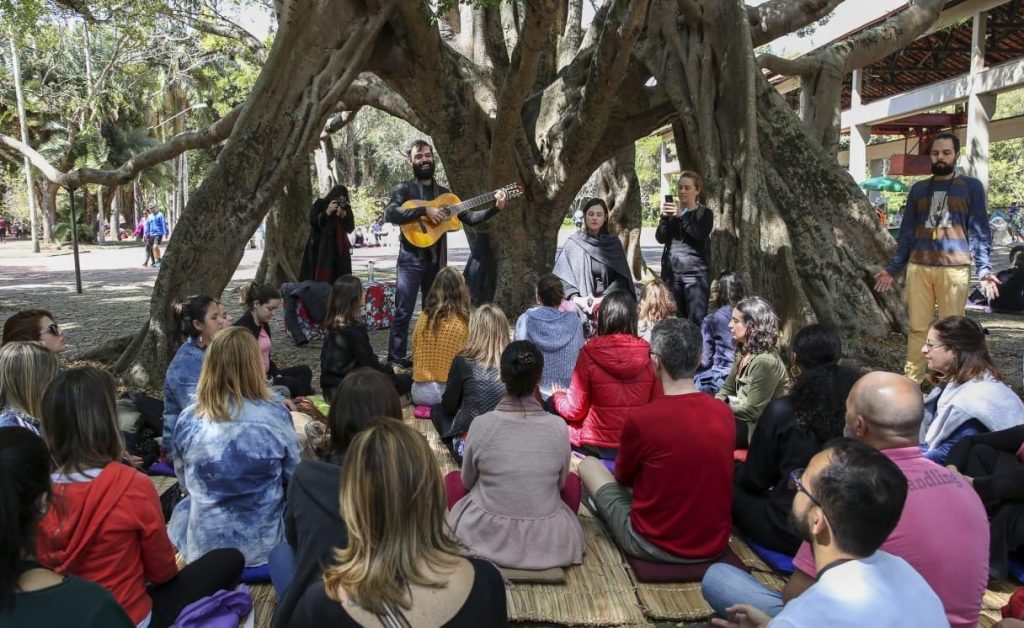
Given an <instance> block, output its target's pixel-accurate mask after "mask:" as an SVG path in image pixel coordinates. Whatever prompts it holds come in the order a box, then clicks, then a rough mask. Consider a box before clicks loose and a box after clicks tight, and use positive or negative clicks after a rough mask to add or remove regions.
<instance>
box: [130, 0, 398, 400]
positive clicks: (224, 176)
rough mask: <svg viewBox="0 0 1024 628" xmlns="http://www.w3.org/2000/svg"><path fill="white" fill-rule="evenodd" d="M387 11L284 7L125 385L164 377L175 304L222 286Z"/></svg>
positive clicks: (181, 233) (300, 2) (183, 231)
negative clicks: (266, 57)
mask: <svg viewBox="0 0 1024 628" xmlns="http://www.w3.org/2000/svg"><path fill="white" fill-rule="evenodd" d="M392 9H393V5H392V3H391V2H390V1H388V0H384V1H382V2H379V3H378V2H372V1H368V2H365V3H357V2H327V1H315V0H291V1H289V2H285V3H282V4H281V6H280V12H279V13H278V16H279V18H278V19H279V29H280V30H279V31H278V33H277V36H276V38H275V40H274V45H273V48H272V49H271V51H270V54H269V56H268V59H267V62H266V64H265V65H264V66H263V69H262V71H261V73H260V76H259V78H258V79H257V81H256V84H255V86H254V87H253V90H252V93H251V94H250V95H249V97H248V99H247V100H246V102H245V103H244V104H243V106H242V111H241V112H240V113H239V116H238V121H237V122H236V123H235V125H234V128H233V130H232V133H231V136H230V138H229V139H228V141H227V143H226V144H225V146H224V149H223V150H222V151H221V152H220V154H219V155H218V158H217V162H216V163H215V164H214V166H213V168H211V171H210V174H209V175H208V176H207V178H206V180H205V181H204V182H203V183H202V185H200V186H199V188H198V189H197V190H196V191H195V193H194V194H193V195H192V198H191V199H190V201H189V204H188V206H187V207H186V208H185V211H184V212H183V213H182V216H181V219H180V221H179V222H178V225H177V228H176V230H175V233H174V236H173V237H172V238H171V240H170V244H169V246H168V247H167V252H166V253H165V255H164V259H163V262H162V264H161V268H160V273H159V275H158V276H157V280H156V285H155V286H154V287H153V294H152V298H151V301H150V316H149V321H148V322H147V323H146V325H145V327H144V329H143V330H142V332H141V333H140V334H139V335H138V336H137V337H136V338H135V340H134V341H133V342H132V344H131V345H130V346H129V348H128V350H126V351H125V353H124V354H122V356H121V358H120V359H119V360H118V362H117V364H116V365H115V371H116V372H118V373H120V374H122V375H123V376H124V377H125V378H126V379H127V380H128V381H129V383H132V384H135V385H143V386H145V385H153V384H157V383H159V382H160V381H162V379H163V375H164V372H165V370H166V367H167V364H168V362H169V361H170V358H171V350H172V345H171V342H172V340H171V339H172V337H173V330H174V329H173V328H174V325H175V320H174V316H173V314H172V311H171V307H170V305H171V303H173V302H174V301H175V300H178V299H181V298H184V297H186V296H188V295H190V294H195V293H206V294H211V295H219V294H220V293H221V292H222V291H223V289H224V287H225V286H226V285H227V283H228V281H229V280H230V278H231V275H232V273H233V272H234V270H235V268H236V267H237V266H238V262H239V261H240V260H241V258H242V253H243V252H244V247H245V243H246V242H247V241H248V240H249V238H250V237H251V236H252V234H253V232H254V231H255V230H256V227H257V225H258V224H259V222H260V221H261V220H262V219H263V216H264V215H265V214H266V213H267V211H268V209H269V208H270V207H271V205H272V204H273V202H274V201H275V200H276V198H277V196H278V194H279V193H280V191H281V189H282V188H283V187H284V185H285V183H286V182H287V180H288V179H289V178H290V177H292V176H293V175H294V173H295V170H296V168H297V167H298V166H299V164H301V163H302V162H303V160H305V159H306V158H307V156H308V155H309V153H310V152H311V151H312V150H313V147H314V146H315V145H316V142H317V141H318V140H319V137H320V133H321V130H322V129H323V127H324V124H325V123H326V121H327V119H328V117H329V116H330V114H331V113H332V112H333V111H334V109H335V106H336V104H337V103H338V102H339V100H340V97H341V94H342V93H343V92H344V91H345V89H346V88H347V87H348V86H349V85H350V84H351V82H352V81H353V80H354V79H355V78H356V76H357V75H358V73H359V71H360V69H361V68H362V67H363V65H364V64H365V63H366V59H367V58H368V57H369V55H370V53H371V52H372V50H373V47H374V46H375V45H376V42H377V38H378V35H379V34H380V32H381V30H382V29H383V28H384V26H385V23H386V20H387V18H388V17H389V14H390V12H391V10H392Z"/></svg>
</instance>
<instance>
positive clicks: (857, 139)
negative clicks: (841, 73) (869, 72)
mask: <svg viewBox="0 0 1024 628" xmlns="http://www.w3.org/2000/svg"><path fill="white" fill-rule="evenodd" d="M862 81H863V71H862V70H860V69H857V70H854V71H853V81H852V85H851V86H850V112H851V113H853V112H855V111H857V110H858V109H860V106H861V101H860V88H861V82H862ZM869 139H871V125H869V124H858V125H853V126H851V127H850V176H851V177H853V180H854V181H857V182H860V181H863V180H864V175H865V173H866V172H867V169H868V140H869Z"/></svg>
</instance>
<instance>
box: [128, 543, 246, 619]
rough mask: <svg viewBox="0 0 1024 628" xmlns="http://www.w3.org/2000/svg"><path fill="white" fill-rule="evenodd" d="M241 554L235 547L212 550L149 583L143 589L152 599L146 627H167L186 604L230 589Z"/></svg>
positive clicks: (239, 573) (242, 560) (235, 581)
mask: <svg viewBox="0 0 1024 628" xmlns="http://www.w3.org/2000/svg"><path fill="white" fill-rule="evenodd" d="M244 567H245V557H244V556H242V552H239V551H238V550H236V549H232V548H227V549H216V550H213V551H211V552H208V553H206V554H204V555H203V556H202V557H200V558H199V560H196V561H195V562H193V563H191V564H189V565H186V566H185V568H184V569H182V570H181V571H179V572H178V575H176V576H174V577H173V578H171V579H170V580H168V581H167V582H164V583H163V584H154V585H150V587H149V589H148V590H147V592H148V593H149V597H150V598H152V600H153V618H152V620H150V622H149V625H150V628H168V627H169V626H170V625H171V624H173V623H174V621H175V620H176V619H178V615H180V614H181V611H182V610H184V609H185V607H186V606H188V605H189V604H191V603H193V602H195V601H196V600H199V599H202V598H204V597H207V596H210V595H213V594H214V593H216V592H217V591H220V590H221V589H234V588H235V587H237V586H238V580H239V578H240V577H241V576H242V569H243V568H244Z"/></svg>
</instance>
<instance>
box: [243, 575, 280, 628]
mask: <svg viewBox="0 0 1024 628" xmlns="http://www.w3.org/2000/svg"><path fill="white" fill-rule="evenodd" d="M246 586H248V587H249V593H250V595H252V610H253V613H255V617H254V618H253V620H254V623H255V625H256V628H270V622H271V621H273V619H274V609H275V608H276V607H277V594H275V593H274V587H273V586H271V585H270V584H249V585H246Z"/></svg>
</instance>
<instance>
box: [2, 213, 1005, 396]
mask: <svg viewBox="0 0 1024 628" xmlns="http://www.w3.org/2000/svg"><path fill="white" fill-rule="evenodd" d="M571 233H572V230H571V229H567V228H566V229H562V231H561V232H560V234H559V243H561V242H564V241H565V239H566V238H567V237H568V236H569V235H570V234H571ZM641 247H642V251H643V255H644V258H645V260H646V261H647V264H648V265H649V266H651V267H652V269H654V270H655V271H657V270H658V269H659V266H660V262H661V246H660V245H658V244H657V242H655V240H654V229H651V228H645V229H644V230H643V233H642V236H641ZM448 250H449V264H451V265H453V266H457V267H459V268H461V267H462V266H463V265H464V264H465V261H466V259H467V257H468V256H469V247H468V244H467V242H466V238H465V234H464V233H463V232H457V233H453V234H450V236H449V242H448ZM262 253H263V252H262V250H260V249H258V248H248V249H246V251H245V255H244V256H243V258H242V261H241V263H240V264H239V265H238V269H237V270H236V271H235V274H234V276H233V278H232V280H231V283H230V284H229V285H228V287H227V289H226V290H225V292H224V295H223V299H224V302H225V304H226V305H227V307H228V308H229V310H231V312H232V313H233V314H234V316H235V318H237V317H238V316H240V315H241V313H242V306H241V304H240V302H239V301H240V294H241V289H242V287H243V286H245V284H246V282H247V281H249V280H251V279H252V278H253V276H254V275H255V273H256V267H257V266H258V265H259V261H260V257H261V255H262ZM397 253H398V248H397V246H396V245H395V244H394V242H393V241H392V243H391V244H390V246H381V247H370V248H359V249H354V254H353V260H352V267H353V272H354V273H355V274H356V275H358V276H360V277H364V278H365V277H367V274H368V270H369V267H370V265H371V264H372V266H373V269H374V275H375V277H376V278H378V279H389V278H393V277H394V269H395V260H396V257H397ZM144 257H145V253H144V250H143V248H142V245H141V243H138V242H135V241H129V242H119V243H116V244H107V245H91V246H83V247H82V248H81V253H80V256H79V258H80V265H81V274H82V294H80V295H79V294H76V292H75V272H74V259H73V256H72V254H71V249H70V247H63V248H60V249H48V250H44V251H43V252H42V253H39V254H33V253H32V252H31V248H30V245H29V242H28V241H26V240H8V241H7V243H6V244H3V245H0V320H2V319H6V318H7V317H8V316H10V315H11V314H12V313H14V312H16V311H18V310H21V309H25V308H43V309H48V310H50V311H52V312H53V313H54V314H55V316H56V318H57V320H58V321H59V322H60V324H61V328H62V329H63V330H64V331H65V333H66V334H67V342H68V353H67V354H66V357H67V358H68V359H70V360H75V359H77V358H78V357H79V356H81V355H84V354H85V353H86V352H88V351H90V350H91V349H94V348H96V347H98V346H100V345H101V344H103V343H104V342H106V341H108V340H113V339H115V338H119V337H122V336H125V335H128V334H130V333H132V332H134V331H136V330H138V329H139V328H140V327H141V325H142V324H143V323H144V322H145V320H146V318H147V316H148V313H149V302H150V291H151V289H152V287H153V283H154V281H155V280H156V276H157V272H158V271H157V270H156V269H153V268H143V267H142V261H143V259H144ZM1006 257H1007V253H1006V251H1005V250H1004V249H1002V248H997V249H994V250H993V252H992V259H993V265H994V267H995V268H996V269H1000V268H1003V267H1005V266H1006V265H1007V259H1006ZM970 315H971V316H972V317H975V318H977V319H978V320H980V321H981V322H982V323H983V324H984V325H985V327H986V328H987V329H988V330H989V332H990V335H989V339H988V340H989V347H990V348H991V351H992V353H993V357H994V359H995V361H996V363H997V364H998V365H999V366H1000V368H1002V369H1003V371H1004V373H1006V375H1007V379H1008V380H1009V383H1010V384H1011V385H1012V386H1013V387H1014V389H1015V390H1016V391H1017V392H1018V393H1022V392H1024V388H1022V358H1021V353H1022V349H1024V316H1015V315H1005V314H984V313H979V312H971V313H970ZM278 316H279V318H278V320H277V321H276V324H275V325H274V326H273V328H272V332H273V333H274V335H273V347H274V349H273V350H274V358H275V361H277V362H279V363H280V364H282V365H292V364H308V365H310V366H311V367H313V371H314V377H315V378H318V377H319V373H318V372H317V371H318V370H319V369H318V365H319V358H320V343H319V342H315V343H310V344H307V345H304V346H302V347H296V346H295V345H294V343H292V342H291V340H290V338H289V337H288V336H287V335H286V334H285V333H284V328H283V317H282V316H281V315H280V314H279V315H278ZM371 342H372V343H373V345H374V347H375V348H376V350H377V352H378V353H380V354H384V353H385V352H386V346H387V331H386V330H385V331H378V332H372V333H371ZM903 342H904V341H903V340H902V339H901V338H899V337H897V336H892V337H890V338H885V339H881V340H878V341H874V342H873V350H872V352H871V357H870V362H872V363H869V364H865V366H870V367H872V368H887V369H890V370H900V369H901V368H902V361H903V356H904V350H905V349H904V344H903Z"/></svg>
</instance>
